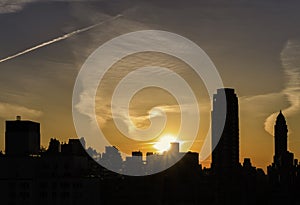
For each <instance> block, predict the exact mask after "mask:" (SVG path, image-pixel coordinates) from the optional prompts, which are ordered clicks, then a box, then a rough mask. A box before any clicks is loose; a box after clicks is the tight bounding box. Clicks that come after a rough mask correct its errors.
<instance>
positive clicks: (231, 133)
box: [211, 88, 240, 172]
mask: <svg viewBox="0 0 300 205" xmlns="http://www.w3.org/2000/svg"><path fill="white" fill-rule="evenodd" d="M225 103H226V106H224V105H225ZM224 112H225V113H224ZM224 116H226V119H224ZM224 120H225V123H224ZM223 126H224V129H222V128H223ZM220 135H221V137H220ZM212 146H213V147H212V150H213V152H212V164H211V167H212V169H213V170H214V171H216V172H220V171H222V172H231V171H232V170H234V169H237V168H238V167H239V166H240V164H239V108H238V98H237V96H236V94H235V92H234V89H231V88H222V89H218V90H217V94H215V95H214V97H213V111H212ZM214 146H215V148H214ZM213 148H214V149H213Z"/></svg>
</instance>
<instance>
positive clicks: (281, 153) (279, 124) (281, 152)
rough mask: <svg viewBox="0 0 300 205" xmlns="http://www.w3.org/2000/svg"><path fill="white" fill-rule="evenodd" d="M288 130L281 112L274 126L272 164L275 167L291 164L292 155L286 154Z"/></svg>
mask: <svg viewBox="0 0 300 205" xmlns="http://www.w3.org/2000/svg"><path fill="white" fill-rule="evenodd" d="M287 135H288V128H287V124H286V120H285V117H284V115H283V114H282V112H281V111H280V112H279V114H278V116H277V118H276V123H275V126H274V138H275V155H274V163H275V165H276V167H283V166H290V165H291V164H292V163H293V160H292V158H293V156H291V154H292V153H289V152H288V147H287V137H288V136H287Z"/></svg>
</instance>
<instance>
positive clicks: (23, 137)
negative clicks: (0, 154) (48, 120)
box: [5, 116, 40, 156]
mask: <svg viewBox="0 0 300 205" xmlns="http://www.w3.org/2000/svg"><path fill="white" fill-rule="evenodd" d="M39 151H40V123H37V122H32V121H24V120H21V117H20V116H17V119H16V120H12V121H6V123H5V153H6V155H11V156H12V155H13V156H29V155H37V154H38V153H39Z"/></svg>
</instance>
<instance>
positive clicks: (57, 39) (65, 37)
mask: <svg viewBox="0 0 300 205" xmlns="http://www.w3.org/2000/svg"><path fill="white" fill-rule="evenodd" d="M121 16H122V15H121V14H119V15H117V16H114V17H113V18H110V19H107V20H104V21H101V22H100V23H97V24H94V25H91V26H88V27H86V28H82V29H78V30H76V31H73V32H71V33H67V34H65V35H63V36H60V37H57V38H54V39H52V40H50V41H46V42H44V43H41V44H39V45H36V46H34V47H31V48H28V49H26V50H24V51H21V52H19V53H16V54H14V55H11V56H8V57H6V58H3V59H1V60H0V63H3V62H5V61H8V60H11V59H13V58H16V57H18V56H21V55H24V54H26V53H29V52H31V51H34V50H37V49H39V48H42V47H45V46H48V45H50V44H52V43H56V42H58V41H62V40H65V39H67V38H69V37H71V36H74V35H76V34H79V33H82V32H85V31H88V30H91V29H92V28H95V27H96V26H99V25H101V24H104V23H106V22H109V21H113V20H115V19H117V18H120V17H121Z"/></svg>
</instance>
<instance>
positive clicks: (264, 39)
mask: <svg viewBox="0 0 300 205" xmlns="http://www.w3.org/2000/svg"><path fill="white" fill-rule="evenodd" d="M2 2H4V3H2ZM1 3H2V4H1ZM0 5H1V6H0V7H1V8H0V23H1V25H2V27H3V30H2V32H1V34H0V36H1V38H0V43H1V49H0V59H5V58H7V57H9V56H12V55H13V54H16V53H20V52H22V51H25V50H27V49H30V48H33V47H35V46H38V45H41V44H43V43H44V42H49V41H51V40H52V39H57V38H59V37H62V36H65V35H66V36H69V34H72V33H73V32H75V31H78V30H80V29H84V28H89V27H90V26H93V25H96V24H99V23H101V22H104V23H103V24H99V26H96V27H94V28H92V29H90V30H87V31H85V32H81V33H78V34H76V35H72V36H71V37H69V38H66V39H64V40H61V41H59V42H55V43H53V44H49V45H47V46H44V47H41V48H39V49H36V50H33V51H31V52H27V53H25V54H24V55H21V56H18V57H16V58H13V59H10V60H7V61H5V62H1V63H0V70H1V75H0V88H1V96H0V120H1V121H2V122H4V121H5V120H6V119H14V118H15V116H16V115H21V116H22V117H23V118H24V119H32V120H35V121H39V122H41V123H42V127H41V128H42V133H41V135H42V139H41V140H42V141H41V144H42V145H43V146H47V145H48V142H49V140H50V139H51V138H53V137H56V138H57V139H59V140H60V141H67V140H68V138H69V137H70V136H73V137H75V136H77V134H76V131H75V128H74V124H73V119H72V105H71V101H72V91H73V88H74V83H75V79H76V76H77V74H78V72H79V70H80V68H81V66H82V64H83V63H84V61H85V60H86V58H87V57H88V56H89V55H90V54H91V53H92V52H93V51H94V50H95V49H96V48H97V47H98V46H100V45H103V44H104V43H105V42H107V41H108V40H110V39H112V38H114V37H117V36H119V35H121V34H125V33H128V32H132V31H140V30H147V29H150V30H151V29H154V30H166V31H170V32H174V33H177V34H179V35H182V36H184V37H187V38H188V39H190V40H192V41H193V42H195V43H196V44H198V45H199V46H200V47H201V48H202V49H203V50H204V51H205V52H206V53H207V54H208V56H209V57H210V58H211V60H212V61H213V62H214V64H215V65H216V67H217V69H218V71H219V73H220V76H221V78H222V80H223V83H224V86H225V87H233V88H235V89H236V92H237V94H238V96H239V105H240V110H239V114H240V157H241V158H251V159H252V160H253V161H252V163H253V164H255V165H256V166H258V167H266V166H267V165H269V164H270V163H271V162H273V157H272V155H269V154H268V153H272V151H273V149H274V147H273V140H274V138H273V133H272V132H273V126H274V121H275V118H276V116H277V113H278V111H279V110H280V109H281V110H283V113H284V114H285V116H286V118H287V123H288V125H289V133H288V134H289V141H288V143H289V147H290V150H291V151H292V152H293V153H294V154H295V157H296V158H300V149H299V147H300V140H299V135H300V127H299V126H298V124H299V123H298V122H299V121H300V114H299V110H300V109H299V103H298V102H299V96H300V94H299V85H298V81H299V80H298V77H299V73H300V69H299V67H300V66H299V56H300V52H299V48H300V43H299V42H300V39H299V36H300V29H299V26H298V25H299V19H300V14H299V12H298V8H299V6H300V5H299V2H297V1H290V0H288V1H285V2H279V1H269V0H263V1H259V0H254V1H238V0H234V1H230V2H227V1H223V0H216V1H207V0H204V1H195V0H192V1H189V2H181V1H164V2H161V1H151V2H149V1H144V0H142V1H134V2H132V1H127V0H125V1H121V2H116V1H107V0H103V1H99V2H98V1H91V2H90V1H84V2H80V1H76V2H73V1H59V2H58V1H50V0H49V1H47V0H43V1H39V0H36V1H22V0H17V1H13V2H10V3H9V4H7V1H0ZM118 15H122V16H118ZM117 16H118V18H114V17H117ZM109 19H110V20H109ZM0 61H1V60H0ZM130 61H133V62H134V63H131V64H130ZM141 61H143V62H144V63H141ZM151 61H152V63H153V61H154V62H155V63H157V65H158V66H165V67H167V68H171V69H172V70H174V71H177V73H180V74H181V75H182V76H183V77H184V78H185V79H186V80H187V81H188V82H189V83H190V84H191V87H192V88H193V90H194V91H195V92H196V93H197V100H198V101H199V108H200V112H202V113H201V120H202V123H203V124H200V130H201V133H200V134H199V136H198V139H197V143H198V144H196V145H195V146H194V147H192V150H193V151H196V152H200V148H201V145H202V140H203V138H204V136H205V134H206V133H207V132H208V128H209V124H208V123H209V122H210V111H211V102H209V100H208V97H207V92H206V90H205V86H203V83H202V82H201V79H198V78H196V77H195V75H194V73H193V72H191V71H190V68H188V66H187V65H185V64H184V63H182V62H181V61H179V60H178V59H175V58H172V57H170V56H164V55H161V54H157V53H156V54H153V53H151V54H149V53H144V54H143V55H136V56H129V57H128V58H127V59H125V60H124V61H122V62H119V64H118V65H116V67H114V68H113V69H114V70H112V71H111V73H108V76H107V78H106V79H104V81H103V83H102V84H101V85H100V87H99V88H98V90H99V91H103V92H102V93H101V92H99V93H98V94H99V98H97V104H96V109H97V112H98V117H99V119H98V120H99V123H104V124H103V128H104V130H105V132H108V133H109V132H112V133H113V135H114V136H116V139H112V143H113V144H116V145H117V146H119V147H122V149H124V150H125V151H127V152H128V153H130V150H132V149H134V150H136V149H138V147H140V149H141V150H142V151H143V150H146V149H148V148H149V147H152V146H153V144H151V145H148V146H145V147H143V146H141V145H140V144H132V143H131V142H128V141H126V140H119V138H121V137H122V136H121V135H119V133H118V132H117V131H116V130H115V129H114V127H113V125H112V124H111V123H112V121H111V118H110V117H109V114H110V113H109V112H108V108H107V105H108V103H107V101H109V100H108V99H109V97H110V96H111V95H110V94H111V90H112V89H113V87H114V86H115V85H117V83H118V82H117V80H118V79H120V78H121V77H123V76H124V74H126V73H128V72H129V71H131V68H132V67H134V66H144V65H145V64H150V65H153V64H151V63H149V62H151ZM120 68H122V69H120ZM120 70H122V71H124V73H123V72H119V71H120ZM153 93H154V95H155V96H157V99H153V98H152V96H153ZM102 94H103V95H102ZM151 100H153V101H151ZM175 105H176V102H175V99H174V98H173V97H172V96H170V95H169V94H168V93H166V92H164V91H162V90H153V89H148V90H147V89H146V90H143V92H141V93H138V94H137V95H136V96H135V97H134V98H133V101H132V110H131V113H130V114H131V117H132V120H133V121H134V123H135V124H136V125H137V126H139V127H141V128H145V127H147V125H149V121H147V117H148V114H149V111H150V110H151V108H152V107H155V106H159V107H162V108H164V109H165V110H167V111H168V114H169V116H170V117H171V118H172V119H174V120H172V121H171V122H170V123H171V124H170V125H169V127H168V129H167V130H166V133H165V134H167V133H169V134H173V135H175V136H176V131H177V129H176V127H178V124H179V120H178V119H177V117H178V109H177V107H176V106H175ZM143 107H144V108H143ZM187 110H188V107H187ZM82 111H83V112H84V109H82ZM273 113H275V114H273ZM121 117H123V116H121ZM87 118H88V116H87ZM121 119H123V118H121ZM125 124H126V123H125ZM57 125H60V126H62V127H63V128H64V129H61V128H60V126H57ZM172 125H173V126H172ZM4 126H5V125H4V123H0V150H3V149H4ZM126 126H127V127H129V126H128V124H126ZM116 141H119V142H116ZM118 143H119V144H118ZM153 151H155V149H153ZM205 163H206V166H207V167H209V166H210V160H208V161H207V162H205Z"/></svg>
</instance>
